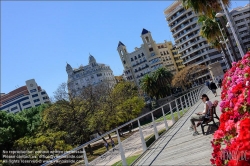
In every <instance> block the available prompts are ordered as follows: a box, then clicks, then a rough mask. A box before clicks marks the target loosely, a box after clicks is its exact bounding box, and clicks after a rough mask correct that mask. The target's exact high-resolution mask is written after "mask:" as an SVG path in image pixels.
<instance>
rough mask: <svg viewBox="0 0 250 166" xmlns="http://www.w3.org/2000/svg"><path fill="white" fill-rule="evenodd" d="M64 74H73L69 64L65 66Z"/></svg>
mask: <svg viewBox="0 0 250 166" xmlns="http://www.w3.org/2000/svg"><path fill="white" fill-rule="evenodd" d="M66 72H67V73H68V75H71V74H72V73H73V69H72V67H71V66H70V64H68V63H67V66H66Z"/></svg>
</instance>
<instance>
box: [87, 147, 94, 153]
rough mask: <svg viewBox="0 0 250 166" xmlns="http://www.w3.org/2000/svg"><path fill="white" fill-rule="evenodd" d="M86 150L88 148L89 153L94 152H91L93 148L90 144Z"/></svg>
mask: <svg viewBox="0 0 250 166" xmlns="http://www.w3.org/2000/svg"><path fill="white" fill-rule="evenodd" d="M88 150H89V154H90V155H93V154H94V153H93V149H92V147H91V145H90V144H88Z"/></svg>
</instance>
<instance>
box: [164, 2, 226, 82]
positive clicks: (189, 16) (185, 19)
mask: <svg viewBox="0 0 250 166" xmlns="http://www.w3.org/2000/svg"><path fill="white" fill-rule="evenodd" d="M164 14H165V16H166V20H167V22H168V25H169V27H170V30H171V32H172V35H173V37H174V40H175V44H176V48H177V49H178V53H179V54H181V56H180V58H181V59H183V64H184V65H185V66H188V65H191V64H198V65H200V64H201V65H208V64H210V63H214V62H217V61H219V62H220V63H221V65H222V68H223V69H225V68H226V66H225V63H224V61H223V59H222V54H221V53H219V52H218V51H217V50H215V49H214V48H212V47H211V46H210V45H209V44H208V43H207V41H206V39H204V38H203V37H201V36H200V34H199V33H200V28H201V26H200V25H199V24H197V19H198V18H197V15H196V14H195V13H194V12H193V11H192V10H191V9H187V10H186V9H184V7H183V6H182V3H181V2H180V1H175V2H174V3H173V4H171V5H170V6H169V7H167V8H166V9H165V10H164ZM208 78H210V74H209V72H207V73H206V74H204V75H201V76H199V77H197V78H195V79H196V81H198V82H199V83H203V82H204V81H205V80H206V79H208Z"/></svg>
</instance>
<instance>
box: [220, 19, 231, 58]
mask: <svg viewBox="0 0 250 166" xmlns="http://www.w3.org/2000/svg"><path fill="white" fill-rule="evenodd" d="M217 24H218V26H219V28H220V32H221V35H222V38H223V40H224V42H225V44H226V47H227V50H228V53H229V55H230V58H231V61H232V62H233V61H234V59H233V56H232V54H231V52H230V50H229V48H228V45H227V42H226V40H225V38H224V35H223V33H222V30H221V27H220V24H219V23H218V22H217Z"/></svg>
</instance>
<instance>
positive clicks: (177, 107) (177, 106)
mask: <svg viewBox="0 0 250 166" xmlns="http://www.w3.org/2000/svg"><path fill="white" fill-rule="evenodd" d="M174 101H175V105H176V111H177V115H178V119H180V117H181V115H180V112H179V105H178V102H177V99H175V100H174Z"/></svg>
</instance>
